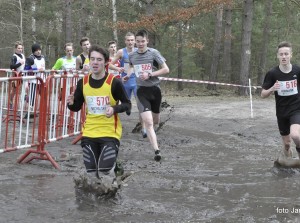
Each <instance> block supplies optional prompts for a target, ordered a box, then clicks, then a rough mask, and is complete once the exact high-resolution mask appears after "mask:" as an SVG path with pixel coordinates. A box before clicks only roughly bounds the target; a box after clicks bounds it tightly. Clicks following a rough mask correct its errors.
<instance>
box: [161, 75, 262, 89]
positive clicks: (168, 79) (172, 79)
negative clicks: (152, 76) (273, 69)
mask: <svg viewBox="0 0 300 223" xmlns="http://www.w3.org/2000/svg"><path fill="white" fill-rule="evenodd" d="M159 79H160V80H163V81H176V82H188V83H201V84H216V85H224V86H234V87H245V88H249V86H246V85H240V84H228V83H221V82H213V81H200V80H190V79H180V78H171V77H159ZM251 87H252V88H254V89H257V88H261V86H251Z"/></svg>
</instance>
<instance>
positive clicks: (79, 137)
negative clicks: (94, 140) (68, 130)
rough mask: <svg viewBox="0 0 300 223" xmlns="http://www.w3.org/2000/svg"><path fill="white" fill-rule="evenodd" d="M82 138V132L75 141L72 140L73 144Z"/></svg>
mask: <svg viewBox="0 0 300 223" xmlns="http://www.w3.org/2000/svg"><path fill="white" fill-rule="evenodd" d="M81 138H82V134H80V135H79V136H77V137H76V138H75V139H74V140H73V141H72V145H75V144H76V143H78V142H79V141H80V140H81Z"/></svg>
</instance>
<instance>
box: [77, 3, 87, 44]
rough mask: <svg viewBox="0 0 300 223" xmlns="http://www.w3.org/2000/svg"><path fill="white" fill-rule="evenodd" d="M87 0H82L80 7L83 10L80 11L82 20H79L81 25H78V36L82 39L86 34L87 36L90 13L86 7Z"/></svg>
mask: <svg viewBox="0 0 300 223" xmlns="http://www.w3.org/2000/svg"><path fill="white" fill-rule="evenodd" d="M86 4H87V3H86V1H84V0H82V1H80V8H81V10H80V11H79V14H80V20H79V25H78V26H79V27H78V32H77V33H78V38H79V39H81V38H82V37H84V36H87V18H88V16H89V15H88V13H87V9H86Z"/></svg>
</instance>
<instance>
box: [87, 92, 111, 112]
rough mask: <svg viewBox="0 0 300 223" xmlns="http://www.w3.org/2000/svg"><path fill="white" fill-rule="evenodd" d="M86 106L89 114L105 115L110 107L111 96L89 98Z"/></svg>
mask: <svg viewBox="0 0 300 223" xmlns="http://www.w3.org/2000/svg"><path fill="white" fill-rule="evenodd" d="M86 105H87V109H88V113H89V114H94V115H105V112H106V108H107V107H108V106H110V100H109V96H87V97H86Z"/></svg>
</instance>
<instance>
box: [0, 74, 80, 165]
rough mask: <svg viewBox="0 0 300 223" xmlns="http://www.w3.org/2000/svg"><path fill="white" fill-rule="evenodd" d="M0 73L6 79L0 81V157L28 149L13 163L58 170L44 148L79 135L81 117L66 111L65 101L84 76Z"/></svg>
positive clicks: (78, 114)
mask: <svg viewBox="0 0 300 223" xmlns="http://www.w3.org/2000/svg"><path fill="white" fill-rule="evenodd" d="M0 72H2V76H5V75H6V77H2V78H0V88H1V91H0V97H1V99H2V100H1V102H0V114H1V117H2V122H1V124H0V133H1V134H0V145H1V147H0V153H3V152H9V151H14V150H17V149H27V148H29V149H28V150H27V151H26V152H25V153H24V154H23V155H22V156H21V157H20V158H19V159H18V161H17V162H19V163H28V162H31V161H32V160H33V159H39V160H48V161H50V162H51V163H52V165H53V166H54V167H55V168H59V165H58V164H57V163H56V162H55V160H54V159H53V158H52V156H51V155H50V154H49V152H48V151H46V150H45V145H46V144H47V143H50V142H52V141H57V140H60V139H63V138H67V137H70V136H73V135H80V133H81V126H82V123H83V121H84V119H85V114H84V112H83V113H81V112H76V113H74V112H71V111H70V110H69V109H67V104H66V99H67V97H68V95H69V94H70V93H72V92H74V91H75V88H76V84H77V81H78V79H79V78H82V77H83V76H84V75H83V74H78V73H75V74H70V73H69V74H66V73H63V72H62V71H56V74H54V71H45V72H43V75H35V74H34V73H35V72H32V71H28V72H22V74H21V73H20V74H18V73H16V72H13V71H10V70H0ZM37 73H38V72H37ZM3 74H4V75H3ZM32 74H33V75H32ZM44 81H45V82H44ZM82 111H85V109H84V108H83V109H82ZM79 137H80V136H79Z"/></svg>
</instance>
